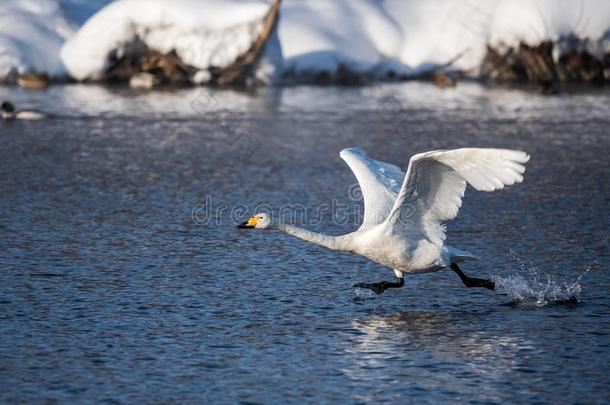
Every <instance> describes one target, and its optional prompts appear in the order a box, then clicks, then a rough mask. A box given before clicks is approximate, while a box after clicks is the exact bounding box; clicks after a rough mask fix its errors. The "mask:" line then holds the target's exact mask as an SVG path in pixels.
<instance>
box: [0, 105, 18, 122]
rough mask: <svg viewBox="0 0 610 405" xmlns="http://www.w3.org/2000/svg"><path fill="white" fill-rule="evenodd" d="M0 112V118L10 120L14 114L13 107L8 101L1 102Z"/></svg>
mask: <svg viewBox="0 0 610 405" xmlns="http://www.w3.org/2000/svg"><path fill="white" fill-rule="evenodd" d="M0 110H2V118H12V117H13V114H14V113H15V106H14V105H13V104H12V103H11V102H9V101H3V102H2V105H0Z"/></svg>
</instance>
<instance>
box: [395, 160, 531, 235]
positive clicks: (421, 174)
mask: <svg viewBox="0 0 610 405" xmlns="http://www.w3.org/2000/svg"><path fill="white" fill-rule="evenodd" d="M528 160H529V156H528V155H527V154H526V153H525V152H521V151H515V150H507V149H484V148H464V149H455V150H437V151H431V152H425V153H420V154H417V155H415V156H413V157H412V158H411V160H410V162H409V168H408V169H407V174H406V177H405V181H404V183H403V185H402V188H401V189H400V193H399V195H398V197H397V199H396V201H395V203H394V206H393V208H392V211H391V214H390V215H389V216H388V221H390V222H391V224H392V226H394V227H399V226H400V227H403V228H404V231H405V232H407V233H408V234H409V235H410V236H411V237H420V238H422V239H428V240H430V241H431V242H433V243H437V244H441V243H442V242H443V241H444V240H445V227H444V225H442V221H448V220H451V219H453V218H455V217H456V215H457V213H458V211H459V209H460V206H461V205H462V197H464V192H465V190H466V184H467V183H468V184H470V185H471V186H472V187H474V188H475V189H476V190H479V191H493V190H497V189H501V188H504V186H509V185H513V184H515V183H521V182H522V181H523V173H524V172H525V166H524V165H523V164H524V163H526V162H527V161H528Z"/></svg>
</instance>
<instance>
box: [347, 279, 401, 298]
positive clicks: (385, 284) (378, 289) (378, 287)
mask: <svg viewBox="0 0 610 405" xmlns="http://www.w3.org/2000/svg"><path fill="white" fill-rule="evenodd" d="M403 285H405V279H404V278H402V277H400V278H397V279H396V282H395V283H393V282H391V281H380V282H379V283H357V284H354V285H353V286H352V287H353V288H368V289H369V290H372V291H373V292H374V293H375V294H381V293H383V292H384V291H385V290H387V289H388V288H400V287H402V286H403Z"/></svg>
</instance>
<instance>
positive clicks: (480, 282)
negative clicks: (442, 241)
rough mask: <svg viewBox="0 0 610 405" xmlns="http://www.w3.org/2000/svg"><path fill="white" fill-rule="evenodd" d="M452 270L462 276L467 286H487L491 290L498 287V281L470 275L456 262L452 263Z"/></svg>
mask: <svg viewBox="0 0 610 405" xmlns="http://www.w3.org/2000/svg"><path fill="white" fill-rule="evenodd" d="M451 270H453V271H455V272H456V273H457V275H458V276H460V278H461V279H462V282H463V283H464V285H465V286H466V287H485V288H488V289H490V290H495V289H496V283H494V282H493V281H490V280H485V279H483V278H474V277H468V276H467V275H466V274H464V273H463V272H462V270H461V269H460V268H459V267H458V265H457V264H455V263H451Z"/></svg>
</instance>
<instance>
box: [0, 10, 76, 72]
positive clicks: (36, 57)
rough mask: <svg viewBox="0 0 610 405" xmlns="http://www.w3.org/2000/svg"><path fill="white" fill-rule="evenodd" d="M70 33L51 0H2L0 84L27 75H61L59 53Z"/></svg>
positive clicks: (71, 32)
mask: <svg viewBox="0 0 610 405" xmlns="http://www.w3.org/2000/svg"><path fill="white" fill-rule="evenodd" d="M73 31H74V28H73V27H72V26H71V25H70V24H69V23H68V21H67V20H66V18H65V17H64V14H63V12H62V9H61V7H60V5H59V4H58V3H57V2H56V1H54V0H2V5H1V6H0V81H2V80H3V79H9V78H10V77H11V76H14V75H15V74H23V73H28V72H41V73H42V72H45V73H48V74H49V75H51V76H62V75H64V74H65V73H66V70H65V68H64V65H63V63H62V62H61V60H60V58H59V50H60V48H61V46H62V44H63V43H64V41H65V40H66V38H68V37H70V36H71V35H72V34H73Z"/></svg>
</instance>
